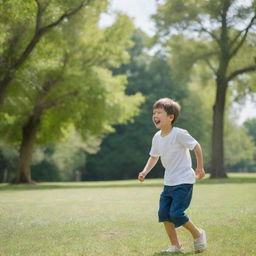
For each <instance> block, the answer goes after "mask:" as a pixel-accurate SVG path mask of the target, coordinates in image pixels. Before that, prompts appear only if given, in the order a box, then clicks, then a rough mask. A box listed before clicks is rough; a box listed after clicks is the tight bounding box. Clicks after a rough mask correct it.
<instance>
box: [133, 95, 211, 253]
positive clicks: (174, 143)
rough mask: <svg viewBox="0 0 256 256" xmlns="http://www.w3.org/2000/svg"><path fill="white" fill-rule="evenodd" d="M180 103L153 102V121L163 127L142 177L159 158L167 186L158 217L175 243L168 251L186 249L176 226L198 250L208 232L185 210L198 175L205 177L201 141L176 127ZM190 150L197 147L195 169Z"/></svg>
mask: <svg viewBox="0 0 256 256" xmlns="http://www.w3.org/2000/svg"><path fill="white" fill-rule="evenodd" d="M179 112H180V106H179V104H178V103H177V102H175V101H173V100H172V99H170V98H162V99H159V100H158V101H156V102H155V104H154V105H153V117H152V120H153V123H154V124H155V126H156V127H157V128H158V129H160V131H158V132H157V133H156V134H155V135H154V137H153V140H152V146H151V150H150V157H149V159H148V161H147V164H146V165H145V167H144V169H143V171H142V172H140V173H139V176H138V179H139V180H140V181H141V182H143V181H144V179H145V177H146V175H147V174H148V173H149V172H150V171H151V170H152V168H153V167H154V166H155V164H156V163H157V161H158V159H159V157H160V158H161V162H162V165H163V166H164V168H165V174H164V189H163V192H162V194H161V196H160V202H159V211H158V217H159V222H163V223H164V227H165V230H166V232H167V235H168V237H169V239H170V242H171V245H172V246H171V247H170V248H168V249H167V250H166V252H170V253H175V252H182V250H183V248H182V245H181V244H180V242H179V240H178V237H177V233H176V230H175V228H177V227H180V226H183V227H185V228H186V229H187V230H189V231H190V233H191V234H192V236H193V238H194V248H195V251H196V252H202V251H203V250H205V249H206V234H205V231H204V230H202V229H199V228H198V227H197V226H195V225H194V224H193V223H192V222H191V221H190V220H189V218H188V216H187V215H186V214H184V211H185V210H186V209H187V208H188V207H189V204H190V201H191V198H192V190H193V184H194V183H195V177H197V178H198V179H201V178H203V177H204V176H205V172H204V168H203V156H202V150H201V147H200V144H199V143H198V142H197V141H196V140H195V139H194V138H193V137H192V136H191V135H190V134H189V133H188V132H187V131H186V130H183V129H180V128H177V127H173V124H174V122H175V121H176V120H177V118H178V117H179ZM189 150H194V151H195V154H196V159H197V168H196V170H195V172H194V170H193V169H192V163H191V157H190V153H189Z"/></svg>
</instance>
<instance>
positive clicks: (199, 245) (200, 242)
mask: <svg viewBox="0 0 256 256" xmlns="http://www.w3.org/2000/svg"><path fill="white" fill-rule="evenodd" d="M206 244H207V242H206V233H205V231H204V230H203V229H201V236H200V237H199V238H197V239H195V240H194V248H195V252H196V253H200V252H203V251H204V250H205V249H206Z"/></svg>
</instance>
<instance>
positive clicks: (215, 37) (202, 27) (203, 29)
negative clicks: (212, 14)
mask: <svg viewBox="0 0 256 256" xmlns="http://www.w3.org/2000/svg"><path fill="white" fill-rule="evenodd" d="M198 23H199V25H200V26H201V29H198V30H195V31H197V32H201V31H203V32H205V33H207V34H208V35H210V36H211V37H212V38H213V39H214V40H215V41H216V42H217V43H218V44H220V39H219V38H218V37H217V36H216V35H215V34H214V33H213V32H211V31H209V30H208V29H206V28H205V27H204V26H203V24H202V22H201V21H198Z"/></svg>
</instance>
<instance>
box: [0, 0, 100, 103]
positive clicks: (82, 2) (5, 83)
mask: <svg viewBox="0 0 256 256" xmlns="http://www.w3.org/2000/svg"><path fill="white" fill-rule="evenodd" d="M92 2H95V1H94V0H79V1H65V2H63V3H62V4H61V3H60V2H59V1H53V0H52V1H47V2H44V1H41V0H34V1H32V0H30V1H27V2H26V3H24V2H20V1H15V2H14V1H8V0H7V1H1V3H0V10H1V11H0V17H1V24H2V26H1V29H2V31H3V33H2V35H3V36H2V38H1V41H2V46H3V47H2V51H1V52H0V59H1V62H0V74H1V76H0V105H2V104H3V102H4V99H5V97H6V90H7V88H8V87H9V85H10V84H11V82H12V81H13V79H14V77H15V74H16V72H17V71H18V70H19V69H20V68H21V66H22V64H23V63H24V62H25V61H26V60H27V59H28V57H29V56H30V54H31V53H32V51H33V50H34V48H35V47H36V45H37V44H38V42H39V41H40V40H41V39H42V37H43V36H45V34H47V33H49V31H51V30H52V29H53V28H56V27H58V26H60V24H61V23H63V21H65V20H68V19H70V18H72V16H74V15H76V14H77V13H78V12H79V11H80V10H82V9H83V8H84V7H86V6H88V5H89V4H90V3H92ZM31 16H32V18H34V19H33V21H32V22H31ZM20 31H23V33H20Z"/></svg>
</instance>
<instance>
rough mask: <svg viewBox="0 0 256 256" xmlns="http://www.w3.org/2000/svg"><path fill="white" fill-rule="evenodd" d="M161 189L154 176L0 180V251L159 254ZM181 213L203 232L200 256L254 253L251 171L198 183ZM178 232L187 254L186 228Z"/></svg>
mask: <svg viewBox="0 0 256 256" xmlns="http://www.w3.org/2000/svg"><path fill="white" fill-rule="evenodd" d="M161 190H162V180H159V179H154V180H150V179H149V180H146V181H145V182H144V183H139V182H138V181H136V180H129V181H111V182H110V181H108V182H84V183H40V184H38V185H32V186H31V185H30V186H27V185H4V184H3V185H0V255H1V256H14V255H17V256H18V255H20V256H32V255H33V256H97V255H102V256H103V255H108V256H111V255H116V256H117V255H120V256H121V255H122V256H132V255H141V256H142V255H145V256H146V255H147V256H160V255H166V254H164V253H162V251H163V250H165V249H166V248H167V247H168V245H169V242H168V239H167V236H166V234H165V231H164V228H163V226H162V224H159V223H158V222H157V210H158V200H159V194H160V192H161ZM187 213H188V214H189V216H190V217H191V219H192V220H193V222H194V223H196V224H198V225H200V226H201V227H203V228H204V229H205V230H206V232H207V236H208V250H207V251H205V252H204V253H202V255H205V256H208V255H209V256H210V255H211V256H224V255H232V256H233V255H235V256H237V255H241V256H247V255H248V256H252V255H256V243H255V238H256V224H255V223H256V174H247V175H241V174H238V175H232V176H231V178H230V179H228V180H210V179H205V180H203V181H200V182H198V183H197V184H196V185H195V187H194V197H193V201H192V204H191V206H190V209H189V210H188V211H187ZM177 232H178V235H179V237H180V239H181V241H182V243H183V245H184V246H185V249H186V253H185V255H193V250H192V246H191V244H192V238H191V237H190V235H189V233H188V232H187V231H186V230H183V229H182V228H179V229H177ZM176 255H179V254H176Z"/></svg>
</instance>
